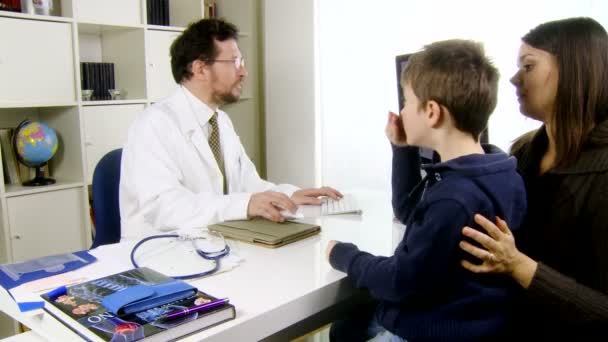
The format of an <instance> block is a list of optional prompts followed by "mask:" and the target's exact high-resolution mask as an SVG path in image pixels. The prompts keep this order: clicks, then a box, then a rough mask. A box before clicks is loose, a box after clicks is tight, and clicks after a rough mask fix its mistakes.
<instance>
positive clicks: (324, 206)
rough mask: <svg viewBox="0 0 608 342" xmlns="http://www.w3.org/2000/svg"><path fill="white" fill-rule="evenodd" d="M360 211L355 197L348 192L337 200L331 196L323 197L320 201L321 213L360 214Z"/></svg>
mask: <svg viewBox="0 0 608 342" xmlns="http://www.w3.org/2000/svg"><path fill="white" fill-rule="evenodd" d="M361 212H362V211H361V208H360V207H359V205H358V204H357V201H356V200H355V197H353V196H352V195H350V194H347V195H344V196H343V197H342V198H341V199H340V200H337V201H336V200H334V199H332V198H325V199H323V203H321V215H338V214H361Z"/></svg>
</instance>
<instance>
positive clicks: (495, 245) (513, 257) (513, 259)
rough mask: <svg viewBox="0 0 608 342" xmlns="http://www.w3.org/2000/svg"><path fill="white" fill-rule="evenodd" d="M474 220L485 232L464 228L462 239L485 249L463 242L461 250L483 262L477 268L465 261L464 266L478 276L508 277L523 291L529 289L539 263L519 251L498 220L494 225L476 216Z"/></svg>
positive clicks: (510, 234) (512, 238) (505, 226)
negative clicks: (499, 274) (522, 288)
mask: <svg viewBox="0 0 608 342" xmlns="http://www.w3.org/2000/svg"><path fill="white" fill-rule="evenodd" d="M474 220H475V223H477V224H478V225H479V226H480V227H481V228H483V229H484V230H485V231H486V232H485V233H484V232H481V231H478V230H476V229H473V228H470V227H464V228H463V230H462V235H464V236H466V237H468V238H470V239H472V240H474V241H475V242H477V243H478V244H479V245H481V246H482V247H476V246H474V245H473V244H471V243H469V242H467V241H465V240H463V241H460V248H462V249H463V250H464V251H465V252H467V253H469V254H471V255H473V256H475V257H477V258H479V259H481V260H483V263H482V264H479V265H476V264H473V263H471V262H469V261H467V260H462V262H461V264H462V266H463V267H464V268H466V269H467V270H469V271H471V272H475V273H506V274H509V275H510V276H511V277H513V279H515V280H516V281H517V282H518V283H519V284H520V285H521V286H522V287H524V288H528V286H530V282H532V278H533V277H534V273H535V272H536V268H537V263H536V261H534V260H533V259H532V258H530V257H528V256H527V255H525V254H524V253H522V252H520V251H519V250H518V249H517V247H516V246H515V238H514V236H513V233H512V232H511V230H510V229H509V227H508V226H507V223H506V222H505V221H504V220H502V219H500V218H498V217H497V218H496V223H493V222H492V221H490V220H488V219H487V218H485V217H483V216H482V215H479V214H476V215H475V218H474Z"/></svg>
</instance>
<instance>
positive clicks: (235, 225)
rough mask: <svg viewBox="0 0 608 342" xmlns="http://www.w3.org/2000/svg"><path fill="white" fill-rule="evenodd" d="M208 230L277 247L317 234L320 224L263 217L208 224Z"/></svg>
mask: <svg viewBox="0 0 608 342" xmlns="http://www.w3.org/2000/svg"><path fill="white" fill-rule="evenodd" d="M209 230H212V231H217V232H220V233H222V235H224V236H225V237H227V238H233V239H236V240H241V241H245V242H249V243H252V244H255V245H258V246H263V247H269V248H277V247H280V246H284V245H286V244H289V243H292V242H295V241H298V240H302V239H305V238H307V237H309V236H312V235H315V234H318V233H319V232H320V231H321V226H319V225H316V224H308V223H302V222H294V221H286V222H283V223H278V222H272V221H268V220H264V219H253V220H241V221H226V222H222V223H218V224H214V225H210V226H209Z"/></svg>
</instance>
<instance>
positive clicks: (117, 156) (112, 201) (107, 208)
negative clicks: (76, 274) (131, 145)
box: [91, 148, 122, 248]
mask: <svg viewBox="0 0 608 342" xmlns="http://www.w3.org/2000/svg"><path fill="white" fill-rule="evenodd" d="M121 158H122V148H119V149H115V150H113V151H110V152H108V153H106V155H105V156H103V158H101V160H99V163H97V166H95V172H94V173H93V184H92V195H93V196H92V197H93V203H92V207H93V215H94V218H95V238H94V239H93V245H92V246H91V248H95V247H98V246H101V245H106V244H110V243H116V242H119V241H120V210H119V206H118V187H119V183H120V160H121Z"/></svg>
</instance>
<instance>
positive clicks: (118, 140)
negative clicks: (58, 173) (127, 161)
mask: <svg viewBox="0 0 608 342" xmlns="http://www.w3.org/2000/svg"><path fill="white" fill-rule="evenodd" d="M143 110H144V105H143V104H131V105H129V104H125V105H113V106H87V107H84V108H83V109H82V112H83V119H84V134H85V138H84V141H85V143H84V145H85V151H86V156H87V162H86V166H87V173H86V174H87V182H88V183H91V181H92V180H93V171H95V166H96V165H97V162H99V160H100V159H101V158H102V157H103V156H104V155H105V154H106V153H108V152H109V151H112V150H114V149H116V148H119V147H122V145H123V143H124V142H125V140H126V139H127V130H128V127H129V124H131V121H133V119H134V118H135V116H136V115H137V114H138V113H141V112H142V111H143Z"/></svg>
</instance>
